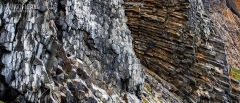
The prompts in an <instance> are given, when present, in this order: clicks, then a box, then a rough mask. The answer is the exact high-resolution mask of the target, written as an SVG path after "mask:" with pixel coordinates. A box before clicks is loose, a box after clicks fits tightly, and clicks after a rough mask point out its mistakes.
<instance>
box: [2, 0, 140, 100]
mask: <svg viewBox="0 0 240 103" xmlns="http://www.w3.org/2000/svg"><path fill="white" fill-rule="evenodd" d="M3 3H6V4H14V3H16V2H11V1H4V2H3ZM21 3H22V4H24V5H28V4H32V5H37V7H38V8H32V9H27V8H25V6H24V8H19V10H15V9H12V8H11V7H9V8H10V9H6V8H7V7H3V8H1V12H0V13H1V14H2V15H1V27H2V30H1V36H0V44H1V45H2V46H1V49H2V50H1V53H0V54H1V62H2V65H4V66H3V67H1V75H3V76H4V77H5V80H4V81H2V82H4V83H6V85H7V86H10V87H11V88H12V89H13V90H17V91H18V92H19V93H18V96H17V99H16V100H15V102H22V101H28V102H69V103H70V102H84V101H86V102H90V103H95V102H99V101H103V102H111V101H112V102H120V101H124V98H125V97H124V95H133V97H136V98H131V97H129V96H127V97H129V99H134V100H135V99H137V100H135V101H139V100H138V99H139V95H140V94H141V89H142V85H143V80H144V75H143V73H144V72H143V69H142V66H141V64H140V63H139V60H138V59H137V58H136V56H135V54H134V51H133V48H132V37H131V35H130V31H129V30H128V27H127V25H126V18H125V11H124V9H123V7H122V4H123V1H122V0H110V1H109V0H108V1H107V0H104V1H101V0H46V1H44V0H43V1H37V0H28V1H26V0H24V1H22V2H21ZM2 6H3V4H1V7H2ZM7 6H9V5H7ZM94 85H97V86H94ZM116 98H117V99H116ZM12 100H14V99H12Z"/></svg>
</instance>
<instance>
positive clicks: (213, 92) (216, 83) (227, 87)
mask: <svg viewBox="0 0 240 103" xmlns="http://www.w3.org/2000/svg"><path fill="white" fill-rule="evenodd" d="M227 1H229V2H231V3H232V4H231V5H230V6H227V3H228V2H227ZM227 1H225V0H125V6H126V15H127V17H128V20H129V21H128V25H129V27H130V30H131V31H132V35H133V38H134V42H133V43H134V49H135V51H136V54H137V57H138V58H140V60H141V62H142V64H143V65H144V66H145V67H146V68H147V70H148V71H151V72H153V73H155V74H157V75H158V76H159V77H160V78H162V79H163V80H164V81H166V82H167V83H163V84H165V85H163V87H165V88H166V89H167V91H170V93H168V95H170V94H173V96H172V97H177V98H178V99H179V101H180V102H239V99H240V98H239V97H240V88H239V86H240V83H239V81H237V80H236V79H233V78H232V77H231V76H230V71H231V68H233V67H234V68H239V64H240V62H239V56H238V55H239V53H238V52H239V49H238V48H239V44H238V43H239V40H238V39H239V27H240V25H239V18H238V17H237V15H238V13H237V12H239V11H238V10H237V9H238V6H237V5H239V3H238V0H227ZM230 7H231V8H230ZM231 9H232V10H231ZM148 76H150V77H152V78H155V79H156V77H155V76H152V75H147V77H148ZM148 80H149V79H146V82H145V83H147V85H151V84H152V83H151V82H154V80H153V81H151V82H147V81H148ZM156 80H158V79H156ZM163 80H158V81H159V82H160V83H161V81H163ZM154 84H155V83H154ZM155 87H158V86H154V85H152V87H151V88H155ZM145 88H146V86H145ZM163 90H164V89H163ZM159 93H161V94H164V91H159ZM165 93H166V92H165ZM176 95H177V96H176ZM155 96H156V95H153V97H155ZM159 97H160V98H162V99H163V100H169V98H163V97H164V96H159ZM151 100H153V101H155V102H156V99H151V98H150V100H149V101H151ZM170 101H174V98H170ZM175 102H178V101H175Z"/></svg>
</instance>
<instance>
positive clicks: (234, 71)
mask: <svg viewBox="0 0 240 103" xmlns="http://www.w3.org/2000/svg"><path fill="white" fill-rule="evenodd" d="M231 73H232V75H233V76H234V77H235V78H236V79H237V80H238V81H240V70H238V69H236V68H232V70H231Z"/></svg>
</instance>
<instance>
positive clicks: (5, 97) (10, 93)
mask: <svg viewBox="0 0 240 103" xmlns="http://www.w3.org/2000/svg"><path fill="white" fill-rule="evenodd" d="M4 78H5V77H4V76H2V75H0V100H2V101H6V102H11V101H14V100H15V99H16V98H17V96H18V95H19V94H20V93H19V92H18V91H17V90H15V89H13V88H11V87H9V86H8V85H7V83H6V82H5V79H4Z"/></svg>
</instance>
